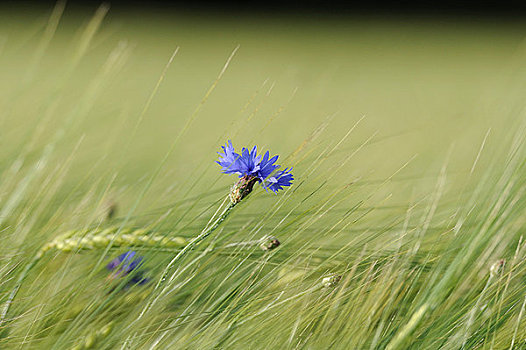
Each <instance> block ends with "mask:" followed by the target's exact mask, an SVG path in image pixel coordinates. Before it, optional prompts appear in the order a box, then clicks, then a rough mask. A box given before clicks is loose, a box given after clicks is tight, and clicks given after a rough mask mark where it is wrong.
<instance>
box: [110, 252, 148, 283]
mask: <svg viewBox="0 0 526 350" xmlns="http://www.w3.org/2000/svg"><path fill="white" fill-rule="evenodd" d="M142 264H143V257H142V256H137V253H136V252H134V251H132V250H130V251H128V252H126V253H123V254H121V255H119V256H118V257H116V258H115V259H113V260H112V261H110V262H109V263H108V265H106V269H108V270H110V271H112V273H111V274H110V276H109V278H110V279H116V278H118V277H121V278H122V277H125V276H127V275H129V274H130V273H131V272H132V271H133V270H136V269H138V268H139V267H141V266H142ZM146 282H148V279H147V278H145V277H144V276H143V272H142V271H136V272H135V273H134V274H133V276H132V278H131V279H130V280H129V281H128V283H127V284H126V286H125V288H129V287H130V286H132V285H135V284H139V285H142V284H145V283H146Z"/></svg>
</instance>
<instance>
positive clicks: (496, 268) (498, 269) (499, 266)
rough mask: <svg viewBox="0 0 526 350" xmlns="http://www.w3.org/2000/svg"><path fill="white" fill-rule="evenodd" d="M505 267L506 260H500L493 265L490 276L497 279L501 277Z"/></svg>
mask: <svg viewBox="0 0 526 350" xmlns="http://www.w3.org/2000/svg"><path fill="white" fill-rule="evenodd" d="M504 265H506V260H505V259H499V260H497V261H496V262H495V263H493V265H491V267H490V269H489V274H490V276H491V277H497V276H498V275H500V274H501V273H502V271H503V270H504Z"/></svg>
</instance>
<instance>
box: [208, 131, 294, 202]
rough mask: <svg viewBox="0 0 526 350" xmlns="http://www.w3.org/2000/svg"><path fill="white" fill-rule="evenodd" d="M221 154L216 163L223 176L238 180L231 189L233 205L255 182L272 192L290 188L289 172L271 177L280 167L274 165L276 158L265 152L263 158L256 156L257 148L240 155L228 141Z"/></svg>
mask: <svg viewBox="0 0 526 350" xmlns="http://www.w3.org/2000/svg"><path fill="white" fill-rule="evenodd" d="M221 148H222V150H223V151H222V152H218V154H219V157H220V158H219V160H218V161H216V163H217V164H219V165H220V166H221V167H222V169H221V170H222V171H223V173H225V174H238V175H239V177H240V179H239V181H238V182H237V183H236V185H234V187H233V188H232V192H231V194H230V199H231V200H232V203H233V204H236V203H238V202H239V201H241V199H243V198H244V197H245V196H246V195H248V194H249V193H250V192H251V191H252V188H253V186H254V184H255V183H256V182H259V183H261V184H262V186H263V187H265V188H270V189H271V190H272V191H273V192H277V191H278V190H281V189H283V187H285V186H290V185H291V184H292V180H293V179H294V178H293V176H292V174H291V173H290V170H292V169H290V170H288V169H285V170H284V171H278V172H277V173H276V174H275V175H274V176H272V177H271V175H272V174H273V173H274V172H275V171H276V170H277V169H278V168H279V167H280V166H279V165H277V164H276V161H277V160H278V156H277V155H276V156H274V157H272V158H271V157H270V153H269V152H268V151H267V152H266V153H265V154H264V155H263V157H262V156H261V155H258V154H257V147H256V146H254V148H252V150H251V151H249V150H248V148H244V147H243V149H242V150H241V154H239V153H236V152H235V150H234V146H232V141H230V140H228V142H227V143H226V145H225V146H221Z"/></svg>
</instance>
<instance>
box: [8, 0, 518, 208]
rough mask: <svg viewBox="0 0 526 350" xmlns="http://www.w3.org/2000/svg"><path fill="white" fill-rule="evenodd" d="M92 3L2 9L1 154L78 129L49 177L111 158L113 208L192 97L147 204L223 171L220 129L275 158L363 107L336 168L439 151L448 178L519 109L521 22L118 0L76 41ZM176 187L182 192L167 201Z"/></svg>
mask: <svg viewBox="0 0 526 350" xmlns="http://www.w3.org/2000/svg"><path fill="white" fill-rule="evenodd" d="M95 10H96V8H95V7H94V8H76V7H75V6H71V7H68V6H66V9H65V11H64V12H63V15H62V17H61V18H60V21H57V20H56V18H58V17H56V18H55V19H53V15H51V18H52V19H51V20H50V19H49V18H50V14H51V8H40V9H36V10H35V9H33V10H28V9H24V8H22V7H21V8H20V9H19V10H17V11H14V10H12V9H10V10H4V11H1V12H0V44H1V46H0V76H1V77H2V79H1V81H0V123H1V124H0V126H1V130H2V131H1V139H0V142H1V145H0V146H1V149H2V151H1V152H2V155H3V156H2V159H1V162H2V166H4V168H6V167H7V166H10V164H11V162H12V157H14V156H15V155H17V154H20V152H21V150H22V149H27V156H28V157H29V158H28V159H32V158H31V157H33V158H34V159H36V158H37V157H39V156H40V154H41V153H40V152H41V150H42V148H43V146H44V145H48V144H49V143H50V142H52V141H50V140H53V136H52V135H55V134H56V133H57V130H63V131H64V135H63V136H60V137H59V138H57V144H56V147H55V148H54V151H53V154H52V156H51V157H53V159H54V160H55V161H59V162H61V161H62V160H65V159H67V157H68V156H70V155H71V154H72V152H73V150H74V149H75V145H76V144H77V143H78V142H79V141H80V140H82V141H81V142H80V143H79V145H78V149H76V150H75V153H74V157H72V159H73V160H72V164H71V167H70V170H69V172H68V176H67V177H66V178H65V180H64V181H65V183H66V186H61V188H60V191H65V192H67V193H69V192H70V191H71V190H72V189H79V188H83V190H86V188H87V186H88V184H89V185H91V182H90V181H92V180H93V179H94V178H96V179H103V178H111V177H112V176H113V175H114V174H116V172H118V175H117V176H116V179H115V183H116V184H117V185H118V186H121V187H122V188H127V189H126V190H123V191H122V192H123V193H121V194H119V195H118V196H121V197H123V198H125V200H123V201H122V202H123V203H124V205H125V206H126V203H128V202H129V200H128V199H130V200H131V199H133V198H135V197H136V196H137V193H138V192H140V190H141V189H142V188H143V187H142V185H141V184H143V183H144V182H145V178H146V177H147V176H149V175H150V174H151V173H153V172H154V170H155V169H156V168H157V167H158V166H159V164H160V162H161V159H162V158H163V157H164V156H165V155H166V154H167V152H168V150H169V149H170V147H171V144H172V143H173V142H174V139H175V138H176V137H177V135H178V134H179V133H180V132H181V130H182V129H183V127H184V125H186V123H187V121H188V120H189V119H190V118H191V116H192V113H193V112H194V111H195V110H196V108H199V111H198V113H197V114H196V116H195V118H194V119H193V122H192V123H191V124H190V125H189V128H188V129H187V130H186V131H185V132H184V134H183V135H182V138H181V140H180V142H178V143H177V144H176V146H175V149H174V151H173V152H171V153H170V155H169V156H168V160H167V162H166V164H165V165H164V166H163V167H162V170H161V173H160V176H159V177H158V178H157V179H156V181H155V183H154V185H153V190H151V191H148V194H147V196H146V199H145V203H150V204H151V203H156V204H155V205H160V204H161V203H162V199H160V198H159V195H158V194H159V192H160V191H165V190H166V189H167V188H175V190H174V191H175V192H177V191H179V192H178V193H179V194H180V193H181V191H183V190H182V189H184V188H187V187H188V186H190V184H194V183H195V182H196V181H197V182H198V184H197V185H196V186H197V187H196V188H207V186H209V184H210V183H212V182H213V181H215V180H218V181H219V183H220V184H221V185H225V186H226V185H227V184H229V183H230V182H231V181H232V179H230V178H227V177H224V176H223V177H221V176H220V175H219V174H218V171H217V170H218V169H216V168H217V167H216V166H215V165H213V163H212V161H213V160H214V158H215V157H216V154H215V151H216V150H217V149H218V147H219V145H220V144H222V143H224V142H225V141H226V140H227V139H229V138H232V139H233V141H234V144H235V145H236V146H237V147H241V146H251V145H252V144H257V145H260V147H263V148H270V149H271V152H273V153H278V154H280V155H282V158H283V157H285V156H287V155H289V154H291V153H292V152H293V151H294V150H295V149H296V148H297V147H298V146H299V145H300V144H301V143H302V141H303V140H304V139H305V138H307V137H308V136H309V135H310V133H311V132H312V131H313V130H315V129H316V128H317V127H318V126H319V125H320V124H321V123H323V122H324V121H326V120H327V118H329V119H330V122H329V124H328V127H327V128H326V130H325V131H324V133H325V134H324V136H323V137H322V138H321V139H319V140H318V141H317V144H316V147H318V148H319V149H324V147H328V146H329V145H334V144H335V143H336V142H337V141H338V140H339V139H340V138H341V137H343V135H345V134H346V132H347V131H348V130H349V128H350V127H352V126H353V125H354V124H355V123H356V122H357V121H358V120H359V119H360V118H361V117H362V116H365V118H364V119H363V120H362V122H361V123H360V125H359V126H358V127H357V128H356V130H355V131H354V132H353V134H352V137H351V138H350V139H349V144H350V146H349V147H351V146H352V147H357V146H359V145H360V144H362V143H363V142H364V141H365V140H367V139H368V138H369V137H371V136H373V139H372V142H371V143H370V144H368V145H367V147H366V148H365V149H364V150H363V151H361V152H359V153H358V154H357V155H356V156H355V157H354V158H353V160H352V162H351V164H349V167H348V168H346V170H345V172H344V173H342V174H338V176H337V177H336V178H337V179H339V180H338V181H349V180H350V179H353V178H357V177H361V178H363V177H365V178H368V179H376V180H380V179H385V178H386V177H388V176H389V175H391V174H392V173H394V172H395V171H396V170H397V169H398V168H399V167H400V166H402V165H403V164H404V163H405V162H407V161H408V160H410V159H412V157H414V156H417V157H416V158H415V159H414V160H413V161H412V162H411V164H410V165H409V166H408V167H407V168H406V169H405V170H404V172H403V174H400V176H402V177H404V176H405V177H406V178H407V177H411V176H412V177H416V178H419V179H425V178H426V177H427V176H431V177H435V176H436V174H437V173H438V171H439V169H440V167H441V166H442V164H443V163H444V161H445V159H446V158H447V155H448V154H450V160H449V169H450V171H451V174H452V176H455V174H466V173H467V172H468V171H469V170H470V168H471V165H472V163H473V160H474V159H475V157H476V155H477V152H478V150H479V148H480V145H481V143H482V141H483V139H484V136H485V134H486V132H487V131H488V130H489V129H491V133H490V137H489V138H488V145H492V147H488V149H490V150H493V149H496V148H498V147H499V145H500V144H502V143H503V142H504V141H505V140H506V139H507V138H508V135H509V134H510V132H511V131H513V130H514V128H515V127H516V125H517V121H516V120H517V119H518V115H519V114H520V113H521V110H522V99H523V95H524V94H523V93H524V87H523V85H524V84H523V83H522V77H523V76H524V74H523V73H524V72H523V70H524V69H523V68H522V62H523V59H524V57H525V56H524V45H523V35H524V29H525V26H524V25H523V24H522V23H521V22H518V21H515V22H513V21H510V22H505V21H497V20H490V19H485V20H469V18H468V19H466V18H464V19H458V18H457V19H455V18H453V17H451V18H449V17H444V18H424V17H422V18H403V17H400V18H388V17H385V18H383V17H374V16H369V17H354V18H353V17H347V18H344V17H341V18H338V17H323V16H320V17H318V18H309V17H306V16H279V15H278V16H235V15H232V16H228V15H224V14H223V15H214V14H212V13H205V14H199V13H197V12H189V13H180V14H178V13H160V12H155V11H153V10H152V11H148V10H147V9H146V10H145V11H144V12H138V11H131V12H130V11H126V10H125V9H123V8H119V7H116V8H113V9H110V10H109V12H108V13H107V14H106V16H105V18H102V17H103V16H102V15H101V16H100V17H101V18H100V20H101V24H100V27H98V28H95V27H97V26H94V27H93V28H92V29H93V33H92V34H93V38H92V40H91V41H90V42H89V44H86V45H85V47H84V46H83V42H84V41H85V39H86V26H88V28H90V27H89V26H90V24H89V23H90V20H91V18H92V16H93V14H94V13H95ZM100 12H101V10H99V14H100ZM102 12H105V10H104V11H102ZM91 25H92V26H93V23H92V24H91ZM55 27H56V28H55ZM55 29H56V30H55ZM87 31H88V32H89V31H90V29H88V30H87ZM238 45H239V49H238V50H237V52H236V54H235V55H234V57H233V59H232V61H231V62H230V65H229V67H228V69H227V71H226V72H225V74H224V75H223V77H222V78H221V80H220V81H219V83H218V85H217V86H216V88H215V89H214V91H213V92H212V93H211V94H210V96H209V98H208V99H207V100H206V103H204V104H202V105H200V103H201V101H202V100H203V97H204V96H205V94H206V92H207V90H208V89H209V88H210V86H211V85H212V84H213V82H214V80H215V79H216V77H217V76H218V74H219V72H220V71H221V69H222V67H223V66H224V64H225V62H226V60H227V58H228V57H229V55H230V54H231V53H232V51H233V50H234V49H235V48H236V47H237V46H238ZM176 47H179V51H178V53H177V55H176V57H175V59H174V61H173V63H172V65H171V66H170V67H169V68H168V70H167V72H166V74H165V76H164V80H163V81H162V84H161V85H160V88H159V89H158V91H157V93H156V94H155V96H153V99H152V100H151V104H149V108H148V109H147V110H146V111H145V113H144V114H142V112H141V111H143V109H144V107H145V105H146V104H147V103H148V102H147V101H148V99H149V96H150V94H151V93H152V91H153V90H154V87H155V85H156V83H157V81H158V79H159V77H160V75H161V72H162V71H163V68H164V67H165V65H166V63H167V61H168V60H169V58H170V56H171V54H172V53H173V51H174V50H175V48H176ZM82 50H84V51H82ZM81 51H82V52H83V55H81V56H82V57H80V56H79V52H81ZM510 92H512V93H510ZM138 120H141V122H140V124H138ZM134 130H135V131H134ZM353 145H354V146H353ZM352 147H351V148H352ZM349 149H350V148H347V150H349ZM489 158H491V151H490V156H489ZM484 159H485V158H484V157H483V158H482V159H481V162H482V163H481V164H484ZM26 164H28V163H27V162H26ZM284 165H287V164H284ZM299 170H300V171H301V170H302V168H301V165H300V169H299ZM200 175H203V176H202V177H200V178H198V176H200ZM141 181H142V182H141ZM433 181H434V180H433ZM406 184H407V182H406ZM101 186H102V185H101ZM185 186H186V187H185ZM410 186H411V187H414V186H415V182H411V184H410ZM392 190H393V191H395V192H396V191H397V186H393V189H392ZM183 192H184V191H183ZM198 192H199V191H198V190H195V191H194V194H197V193H198ZM150 193H151V196H152V197H151V198H149V197H148V196H149V194H150ZM406 195H407V193H406V192H401V194H400V196H402V197H404V196H406ZM173 198H178V199H182V198H183V197H181V196H179V195H178V194H177V193H175V194H173V196H172V195H167V198H164V200H166V201H169V200H173ZM159 201H161V202H159Z"/></svg>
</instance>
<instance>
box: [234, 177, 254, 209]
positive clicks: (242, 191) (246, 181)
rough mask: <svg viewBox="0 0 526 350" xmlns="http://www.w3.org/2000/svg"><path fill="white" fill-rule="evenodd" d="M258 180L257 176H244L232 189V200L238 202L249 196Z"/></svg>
mask: <svg viewBox="0 0 526 350" xmlns="http://www.w3.org/2000/svg"><path fill="white" fill-rule="evenodd" d="M257 181H258V179H257V177H255V176H252V175H244V176H242V177H241V178H240V179H239V181H238V182H236V184H235V185H234V186H233V187H232V190H231V191H230V201H231V202H232V204H237V203H239V202H241V200H242V199H243V198H245V197H246V196H248V195H249V194H250V192H252V188H254V185H255V184H256V182H257Z"/></svg>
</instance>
